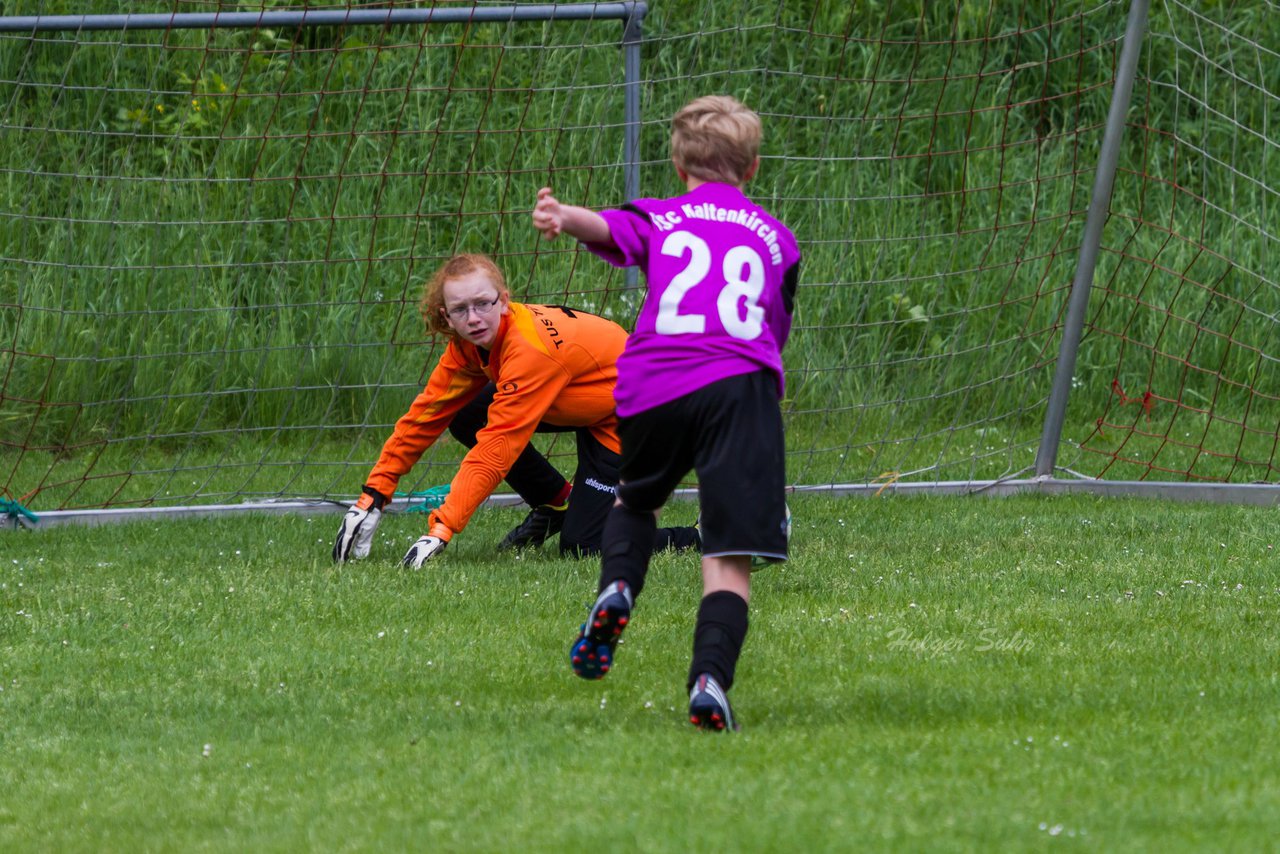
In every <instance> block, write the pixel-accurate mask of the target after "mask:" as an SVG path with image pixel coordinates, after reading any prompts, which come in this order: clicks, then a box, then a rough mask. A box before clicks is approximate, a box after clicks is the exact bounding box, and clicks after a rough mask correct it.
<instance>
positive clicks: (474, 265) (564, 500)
mask: <svg viewBox="0 0 1280 854" xmlns="http://www.w3.org/2000/svg"><path fill="white" fill-rule="evenodd" d="M421 309H422V316H423V319H424V320H425V321H426V324H427V329H428V330H429V331H431V332H435V333H439V334H443V335H447V336H448V337H449V343H448V345H447V346H446V347H445V350H444V353H443V355H442V356H441V357H440V361H439V363H437V365H436V367H435V370H433V371H432V372H431V378H430V380H429V381H428V382H427V387H426V388H425V389H424V390H423V391H422V393H421V394H419V395H418V397H417V398H416V399H415V400H414V401H413V405H412V406H410V407H409V411H408V412H406V413H405V414H404V415H403V416H402V417H401V418H400V420H399V421H397V422H396V426H395V430H394V432H392V434H391V437H390V438H389V439H387V441H386V443H385V444H384V445H383V446H382V454H381V456H380V457H379V458H378V462H377V463H376V464H375V465H374V467H373V471H372V472H371V473H370V474H369V477H368V479H367V480H366V481H365V486H364V490H363V494H362V495H361V496H360V498H359V500H358V501H356V503H355V504H354V505H353V506H352V508H351V509H350V510H349V511H348V512H347V514H346V516H345V517H343V520H342V527H341V528H340V529H339V531H338V537H337V540H336V541H335V542H334V545H333V557H334V560H337V561H345V560H349V559H352V558H362V557H365V556H367V555H368V554H369V549H370V547H371V545H372V543H373V535H374V531H375V530H376V528H377V526H378V522H379V520H380V518H381V515H382V508H383V507H384V506H385V505H386V503H387V501H388V500H389V499H390V498H391V496H392V495H393V494H394V493H395V490H396V485H397V484H398V483H399V482H400V478H401V477H403V476H404V475H405V474H407V473H408V471H409V470H410V469H411V468H413V465H414V464H415V463H416V462H417V461H418V459H419V458H421V456H422V454H423V452H425V451H426V449H427V448H429V447H430V446H431V445H432V444H433V443H434V442H435V441H436V440H437V439H439V438H440V436H441V434H443V433H444V431H445V429H446V428H448V429H449V431H450V433H451V434H452V435H453V436H454V438H456V439H457V440H458V441H459V442H461V443H462V444H464V445H466V446H467V447H469V448H470V450H469V451H468V452H467V454H466V456H465V457H463V459H462V463H461V465H460V466H459V467H458V473H457V474H456V475H455V476H454V478H453V482H452V483H451V484H450V486H449V494H448V496H447V497H446V498H445V501H444V503H443V504H442V505H441V506H440V507H439V508H437V509H436V510H433V511H431V515H430V517H429V526H430V527H429V529H428V531H427V534H426V535H425V536H423V537H421V538H420V539H419V540H418V541H417V542H415V543H414V544H413V546H412V547H410V549H409V551H408V553H407V554H406V555H405V556H404V565H405V566H408V567H412V568H415V569H416V568H418V567H420V566H422V564H423V562H424V561H426V560H429V559H431V558H433V557H435V556H436V555H438V554H440V553H441V552H442V551H444V549H445V546H447V545H448V544H449V541H450V540H451V539H452V538H453V536H454V535H455V534H457V533H458V532H460V531H461V530H462V529H463V528H465V527H466V526H467V522H468V521H469V520H470V519H471V514H472V513H474V512H475V511H476V508H477V507H479V506H480V505H481V504H482V503H483V502H484V501H485V499H487V498H488V497H489V496H490V495H491V494H492V493H493V491H494V489H495V488H496V487H497V486H498V483H499V482H500V481H502V480H504V479H505V480H506V482H507V484H508V485H509V486H510V487H511V488H512V489H513V490H514V491H515V492H516V493H517V494H518V495H519V496H520V497H521V498H523V499H524V500H525V502H526V503H528V504H529V505H530V506H531V507H532V508H533V509H532V510H531V511H530V513H529V515H528V516H527V517H526V518H525V520H524V521H523V522H522V523H521V524H520V525H518V526H517V527H516V528H515V529H514V530H512V531H511V532H510V533H508V534H507V536H506V538H505V539H504V540H503V541H502V543H501V545H500V548H522V547H525V546H536V545H541V544H542V543H543V542H544V541H545V540H546V539H548V538H549V537H550V536H551V535H553V534H556V533H559V534H560V551H561V553H562V554H567V555H573V556H578V555H591V554H596V553H598V552H599V551H600V539H601V536H602V533H603V531H604V522H605V519H606V517H607V516H608V515H609V509H610V507H612V506H613V502H614V496H615V494H616V491H617V485H618V465H619V463H620V461H621V458H620V456H619V451H620V447H621V446H620V443H619V440H618V429H617V428H618V418H617V415H616V413H615V412H614V401H613V387H614V384H615V382H616V381H617V378H618V372H617V368H616V362H617V359H618V356H620V355H621V354H622V349H623V346H624V345H625V343H626V340H627V333H626V331H625V330H624V329H623V328H622V327H621V326H619V325H618V324H616V323H614V322H613V321H611V320H606V319H604V318H602V317H597V316H596V315H593V314H588V313H586V312H583V311H578V310H576V309H570V308H566V307H564V306H551V305H532V304H529V305H526V304H522V303H517V302H512V301H511V294H510V291H508V290H507V285H506V280H505V278H504V277H503V275H502V272H501V271H500V270H499V269H498V267H497V265H495V264H494V263H493V261H492V260H490V259H489V258H488V257H486V256H484V255H457V256H454V257H453V258H451V259H449V260H448V261H447V262H445V264H444V265H443V266H441V267H440V269H439V270H437V271H436V273H435V275H434V276H432V278H431V280H430V281H429V282H428V283H427V285H426V288H425V290H424V293H423V297H422V303H421ZM535 432H573V433H574V434H575V436H576V439H577V450H578V465H577V471H576V472H575V474H574V478H573V482H572V484H571V483H570V482H568V481H566V480H565V478H564V476H563V475H561V474H560V472H558V471H557V470H556V469H555V467H554V466H552V465H551V464H550V463H549V462H548V461H547V459H546V458H545V457H543V456H542V455H541V454H540V453H538V451H537V449H536V448H534V447H533V446H532V445H530V444H529V440H530V439H531V438H532V437H533V434H534V433H535ZM697 544H698V533H697V530H696V529H695V528H665V529H662V530H660V531H658V533H657V536H656V539H655V543H654V545H655V547H656V548H664V547H675V548H687V547H691V546H694V545H697Z"/></svg>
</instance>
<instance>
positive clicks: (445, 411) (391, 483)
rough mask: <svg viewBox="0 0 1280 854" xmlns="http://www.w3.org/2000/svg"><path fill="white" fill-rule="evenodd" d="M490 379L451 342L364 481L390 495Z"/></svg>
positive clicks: (387, 495) (384, 445) (389, 496)
mask: <svg viewBox="0 0 1280 854" xmlns="http://www.w3.org/2000/svg"><path fill="white" fill-rule="evenodd" d="M488 381H489V380H488V378H487V377H485V375H484V372H483V371H482V370H481V369H480V367H479V366H478V365H470V364H468V363H467V361H466V359H465V358H464V357H463V355H462V352H461V350H459V348H458V346H457V344H455V343H454V342H450V343H449V345H448V346H447V347H446V348H445V351H444V354H443V355H442V356H441V357H440V361H439V362H438V363H436V367H435V369H434V370H433V371H432V372H431V378H430V379H429V380H428V381H427V387H426V388H424V389H423V390H422V393H421V394H419V395H418V396H417V397H416V398H415V399H414V401H413V404H412V405H411V406H410V407H409V411H408V412H406V413H405V414H404V415H402V416H401V417H400V420H399V421H397V422H396V426H395V430H394V431H392V433H391V437H390V438H389V439H387V441H386V443H384V444H383V446H382V455H381V456H379V457H378V462H377V463H375V464H374V466H373V471H372V472H371V473H370V474H369V479H368V480H366V481H365V483H366V484H368V485H369V486H371V487H373V488H374V489H376V490H378V492H381V493H382V494H383V495H385V496H386V497H387V498H388V499H390V498H391V497H392V495H394V494H395V491H396V485H397V484H399V483H400V478H401V477H403V476H404V475H405V474H406V473H407V472H408V471H409V470H410V469H411V468H413V466H414V464H415V463H417V462H418V460H419V459H420V458H421V457H422V454H423V453H424V452H425V451H426V450H427V448H429V447H431V446H432V445H433V444H434V443H435V441H436V440H437V439H439V438H440V434H441V433H443V432H444V430H445V428H446V427H447V426H449V422H450V421H452V420H453V416H454V415H455V414H456V413H457V412H458V410H459V409H461V408H462V407H464V406H466V405H467V403H468V402H469V401H470V400H471V399H472V398H474V397H475V396H476V395H477V394H478V393H479V392H480V389H481V388H483V387H484V385H485V383H487V382H488Z"/></svg>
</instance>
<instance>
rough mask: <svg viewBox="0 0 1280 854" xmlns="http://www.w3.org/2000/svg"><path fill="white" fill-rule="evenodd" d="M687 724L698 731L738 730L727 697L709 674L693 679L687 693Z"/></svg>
mask: <svg viewBox="0 0 1280 854" xmlns="http://www.w3.org/2000/svg"><path fill="white" fill-rule="evenodd" d="M689 723H691V724H693V725H694V726H696V727H699V728H700V729H710V730H716V731H719V732H723V731H725V730H728V731H730V732H736V731H737V729H738V722H737V721H735V720H734V719H733V710H732V709H730V708H729V698H728V696H727V695H726V694H725V693H724V689H723V688H721V687H720V683H719V682H717V681H716V680H715V677H713V676H711V675H710V674H709V673H703V674H702V675H701V676H699V677H698V678H697V679H695V680H694V682H693V688H692V689H691V690H690V691H689Z"/></svg>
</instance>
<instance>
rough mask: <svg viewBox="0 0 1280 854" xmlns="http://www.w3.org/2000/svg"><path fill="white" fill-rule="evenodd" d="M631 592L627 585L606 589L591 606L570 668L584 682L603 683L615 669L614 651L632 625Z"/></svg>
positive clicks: (617, 583) (620, 583) (573, 649)
mask: <svg viewBox="0 0 1280 854" xmlns="http://www.w3.org/2000/svg"><path fill="white" fill-rule="evenodd" d="M631 605H632V599H631V589H630V588H629V587H627V583H626V582H625V581H615V582H612V583H611V584H609V585H608V586H607V587H605V589H604V590H602V591H601V592H600V595H599V597H597V598H596V604H595V605H593V606H591V613H589V614H587V621H586V622H585V623H583V624H582V628H581V629H579V630H578V639H577V640H575V641H574V642H573V646H571V647H570V648H569V664H570V665H571V666H572V667H573V672H574V673H576V674H578V675H579V676H581V677H582V678H583V679H603V678H604V676H605V674H606V673H608V672H609V668H610V667H612V666H613V648H614V647H615V646H617V645H618V639H619V638H620V637H621V636H622V630H623V629H625V628H626V627H627V623H628V622H630V621H631Z"/></svg>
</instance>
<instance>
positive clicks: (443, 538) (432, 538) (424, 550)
mask: <svg viewBox="0 0 1280 854" xmlns="http://www.w3.org/2000/svg"><path fill="white" fill-rule="evenodd" d="M452 536H453V531H450V530H449V528H448V527H447V526H445V525H442V524H441V523H439V522H433V523H432V525H431V532H430V533H429V534H427V535H426V536H425V537H419V538H418V541H417V542H416V543H414V544H413V545H412V546H410V547H409V551H407V552H405V555H404V565H405V566H406V567H408V568H409V569H421V568H422V564H424V563H425V562H427V561H429V560H431V559H432V558H433V557H435V556H436V555H438V554H440V552H442V551H444V547H445V546H447V545H449V539H450V538H451V537H452Z"/></svg>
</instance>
